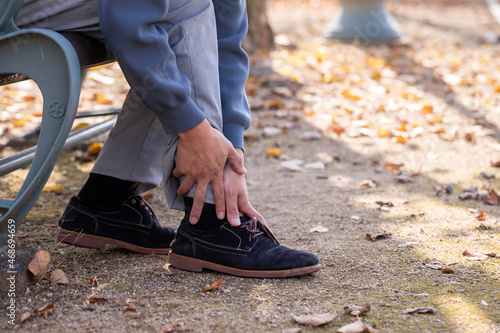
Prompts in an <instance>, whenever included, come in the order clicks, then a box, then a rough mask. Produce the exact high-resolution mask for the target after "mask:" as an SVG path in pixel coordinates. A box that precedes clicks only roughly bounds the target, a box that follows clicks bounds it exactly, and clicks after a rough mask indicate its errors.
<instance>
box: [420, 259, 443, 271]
mask: <svg viewBox="0 0 500 333" xmlns="http://www.w3.org/2000/svg"><path fill="white" fill-rule="evenodd" d="M423 264H424V265H425V266H427V267H429V268H432V269H436V270H442V269H443V264H441V263H440V262H439V261H437V260H436V259H429V258H425V260H424V262H423Z"/></svg>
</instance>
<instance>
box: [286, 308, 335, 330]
mask: <svg viewBox="0 0 500 333" xmlns="http://www.w3.org/2000/svg"><path fill="white" fill-rule="evenodd" d="M335 318H337V313H336V312H335V311H332V312H328V313H322V314H317V313H313V314H309V315H303V316H293V319H294V320H295V321H296V322H297V323H299V324H302V325H309V326H315V327H316V326H321V325H325V324H328V323H329V322H331V321H332V320H334V319H335Z"/></svg>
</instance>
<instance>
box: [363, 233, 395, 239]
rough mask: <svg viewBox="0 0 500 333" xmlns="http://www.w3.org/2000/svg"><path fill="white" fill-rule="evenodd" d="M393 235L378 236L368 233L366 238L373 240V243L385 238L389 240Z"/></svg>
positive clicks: (379, 234) (381, 234) (383, 234)
mask: <svg viewBox="0 0 500 333" xmlns="http://www.w3.org/2000/svg"><path fill="white" fill-rule="evenodd" d="M390 236H391V234H388V233H385V232H383V233H378V234H372V233H367V234H366V237H368V239H370V240H372V241H376V240H377V239H384V238H388V237H390Z"/></svg>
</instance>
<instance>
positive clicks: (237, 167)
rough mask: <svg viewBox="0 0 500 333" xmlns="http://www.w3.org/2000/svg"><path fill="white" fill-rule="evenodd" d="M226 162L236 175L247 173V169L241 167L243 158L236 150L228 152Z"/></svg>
mask: <svg viewBox="0 0 500 333" xmlns="http://www.w3.org/2000/svg"><path fill="white" fill-rule="evenodd" d="M227 160H228V162H229V163H230V164H231V166H232V168H233V170H234V171H236V172H237V173H239V174H242V175H244V174H246V173H247V169H245V167H244V166H243V158H242V157H241V156H240V155H239V154H238V153H237V152H236V150H234V149H233V150H232V151H230V152H229V155H228V156H227Z"/></svg>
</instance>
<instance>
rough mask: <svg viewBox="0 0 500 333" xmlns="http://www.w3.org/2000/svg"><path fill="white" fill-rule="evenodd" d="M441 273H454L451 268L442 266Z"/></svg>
mask: <svg viewBox="0 0 500 333" xmlns="http://www.w3.org/2000/svg"><path fill="white" fill-rule="evenodd" d="M441 273H443V274H455V272H454V271H453V270H452V269H449V268H443V270H442V271H441Z"/></svg>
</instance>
